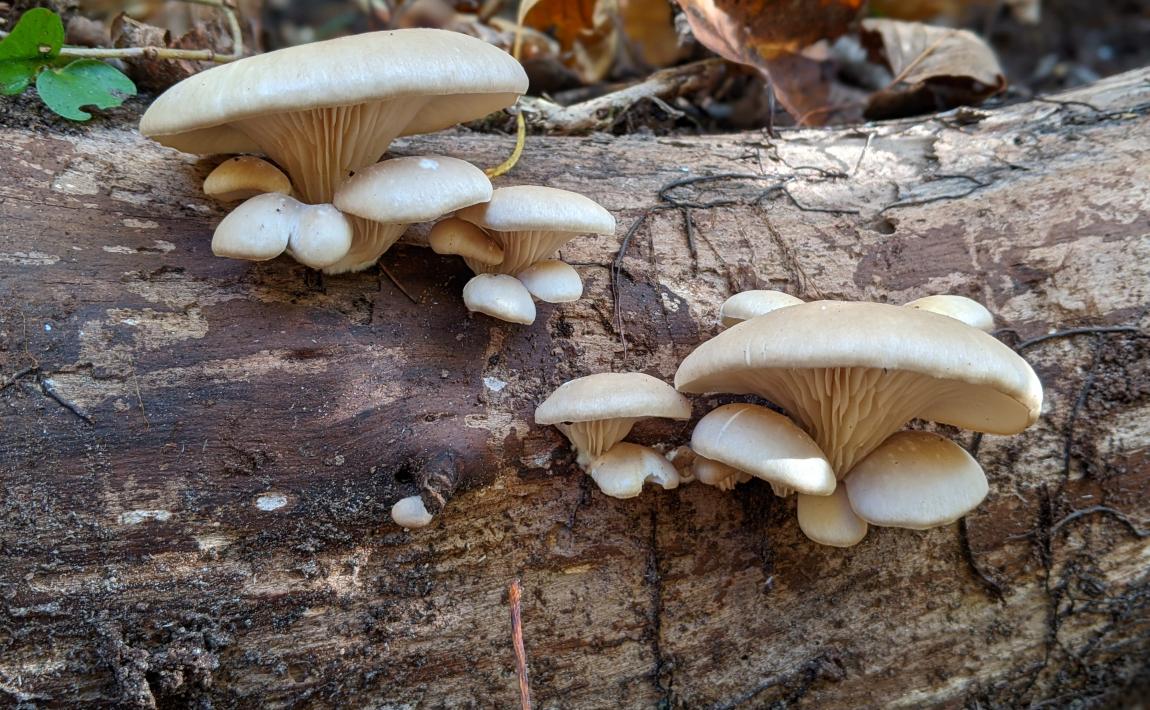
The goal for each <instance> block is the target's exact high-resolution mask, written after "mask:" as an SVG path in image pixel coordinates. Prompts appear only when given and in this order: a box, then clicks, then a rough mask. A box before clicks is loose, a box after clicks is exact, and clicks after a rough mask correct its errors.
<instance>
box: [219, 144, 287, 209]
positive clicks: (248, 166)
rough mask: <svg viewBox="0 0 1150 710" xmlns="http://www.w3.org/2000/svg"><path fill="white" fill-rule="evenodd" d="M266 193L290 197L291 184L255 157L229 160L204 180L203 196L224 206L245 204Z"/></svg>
mask: <svg viewBox="0 0 1150 710" xmlns="http://www.w3.org/2000/svg"><path fill="white" fill-rule="evenodd" d="M266 192H281V193H283V194H285V195H290V194H291V180H288V177H287V175H284V174H283V172H281V171H280V169H279V168H277V167H276V166H274V165H272V164H271V163H269V162H268V161H266V160H261V159H259V158H257V157H255V156H253V155H240V156H237V157H235V158H229V159H228V160H225V161H224V162H222V163H220V164H219V165H217V166H216V169H215V170H213V171H212V172H211V173H209V174H208V177H207V178H206V179H205V180H204V194H205V195H207V196H208V197H214V198H216V199H217V200H221V201H223V202H235V201H238V200H246V199H248V198H249V197H255V196H256V195H262V194H264V193H266Z"/></svg>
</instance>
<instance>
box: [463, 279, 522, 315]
mask: <svg viewBox="0 0 1150 710" xmlns="http://www.w3.org/2000/svg"><path fill="white" fill-rule="evenodd" d="M463 303H464V305H466V306H467V310H469V311H473V312H479V313H486V314H487V315H489V316H491V317H492V318H498V319H499V320H505V321H507V322H509V323H522V324H523V325H531V324H532V323H534V322H535V301H533V300H531V293H530V292H528V290H527V287H525V286H524V285H523V284H522V283H520V281H519V279H517V278H515V277H514V276H507V275H506V274H479V275H478V276H476V277H474V278H473V279H471V280H470V281H468V282H467V285H466V286H464V287H463Z"/></svg>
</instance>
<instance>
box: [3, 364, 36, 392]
mask: <svg viewBox="0 0 1150 710" xmlns="http://www.w3.org/2000/svg"><path fill="white" fill-rule="evenodd" d="M38 369H39V366H38V365H29V366H28V367H25V368H24V369H23V370H17V371H16V373H15V374H13V375H12V376H11V377H9V378H8V381H7V382H5V383H4V384H2V385H0V392H3V391H4V390H6V389H8V388H9V387H11V386H12V385H14V384H16V380H19V379H20V378H21V377H23V376H24V375H27V374H28V373H30V372H35V371H36V370H38Z"/></svg>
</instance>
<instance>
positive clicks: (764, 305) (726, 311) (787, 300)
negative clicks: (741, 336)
mask: <svg viewBox="0 0 1150 710" xmlns="http://www.w3.org/2000/svg"><path fill="white" fill-rule="evenodd" d="M802 302H803V300H802V299H801V298H796V297H794V296H792V295H790V294H786V293H783V292H782V291H742V292H740V293H736V294H735V295H734V296H731V297H730V298H728V299H727V300H725V301H723V305H722V306H721V307H720V308H719V318H720V319H721V320H722V322H723V327H724V328H730V327H731V326H732V325H735V324H736V323H742V322H743V321H745V320H749V319H751V318H754V317H755V316H761V315H764V314H766V313H770V312H771V311H773V310H776V309H779V308H786V307H787V306H794V305H797V304H799V303H802Z"/></svg>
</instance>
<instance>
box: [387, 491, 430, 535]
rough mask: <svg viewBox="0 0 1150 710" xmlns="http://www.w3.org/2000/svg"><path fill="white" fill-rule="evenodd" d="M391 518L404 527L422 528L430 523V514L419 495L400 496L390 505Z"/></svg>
mask: <svg viewBox="0 0 1150 710" xmlns="http://www.w3.org/2000/svg"><path fill="white" fill-rule="evenodd" d="M391 519H392V520H393V521H395V524H396V525H399V526H400V527H404V528H422V527H426V526H428V525H430V524H431V519H432V515H431V513H429V512H427V506H425V505H424V504H423V499H422V498H420V497H419V496H409V497H407V498H401V499H400V500H399V501H398V502H396V504H395V505H393V506H391Z"/></svg>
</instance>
